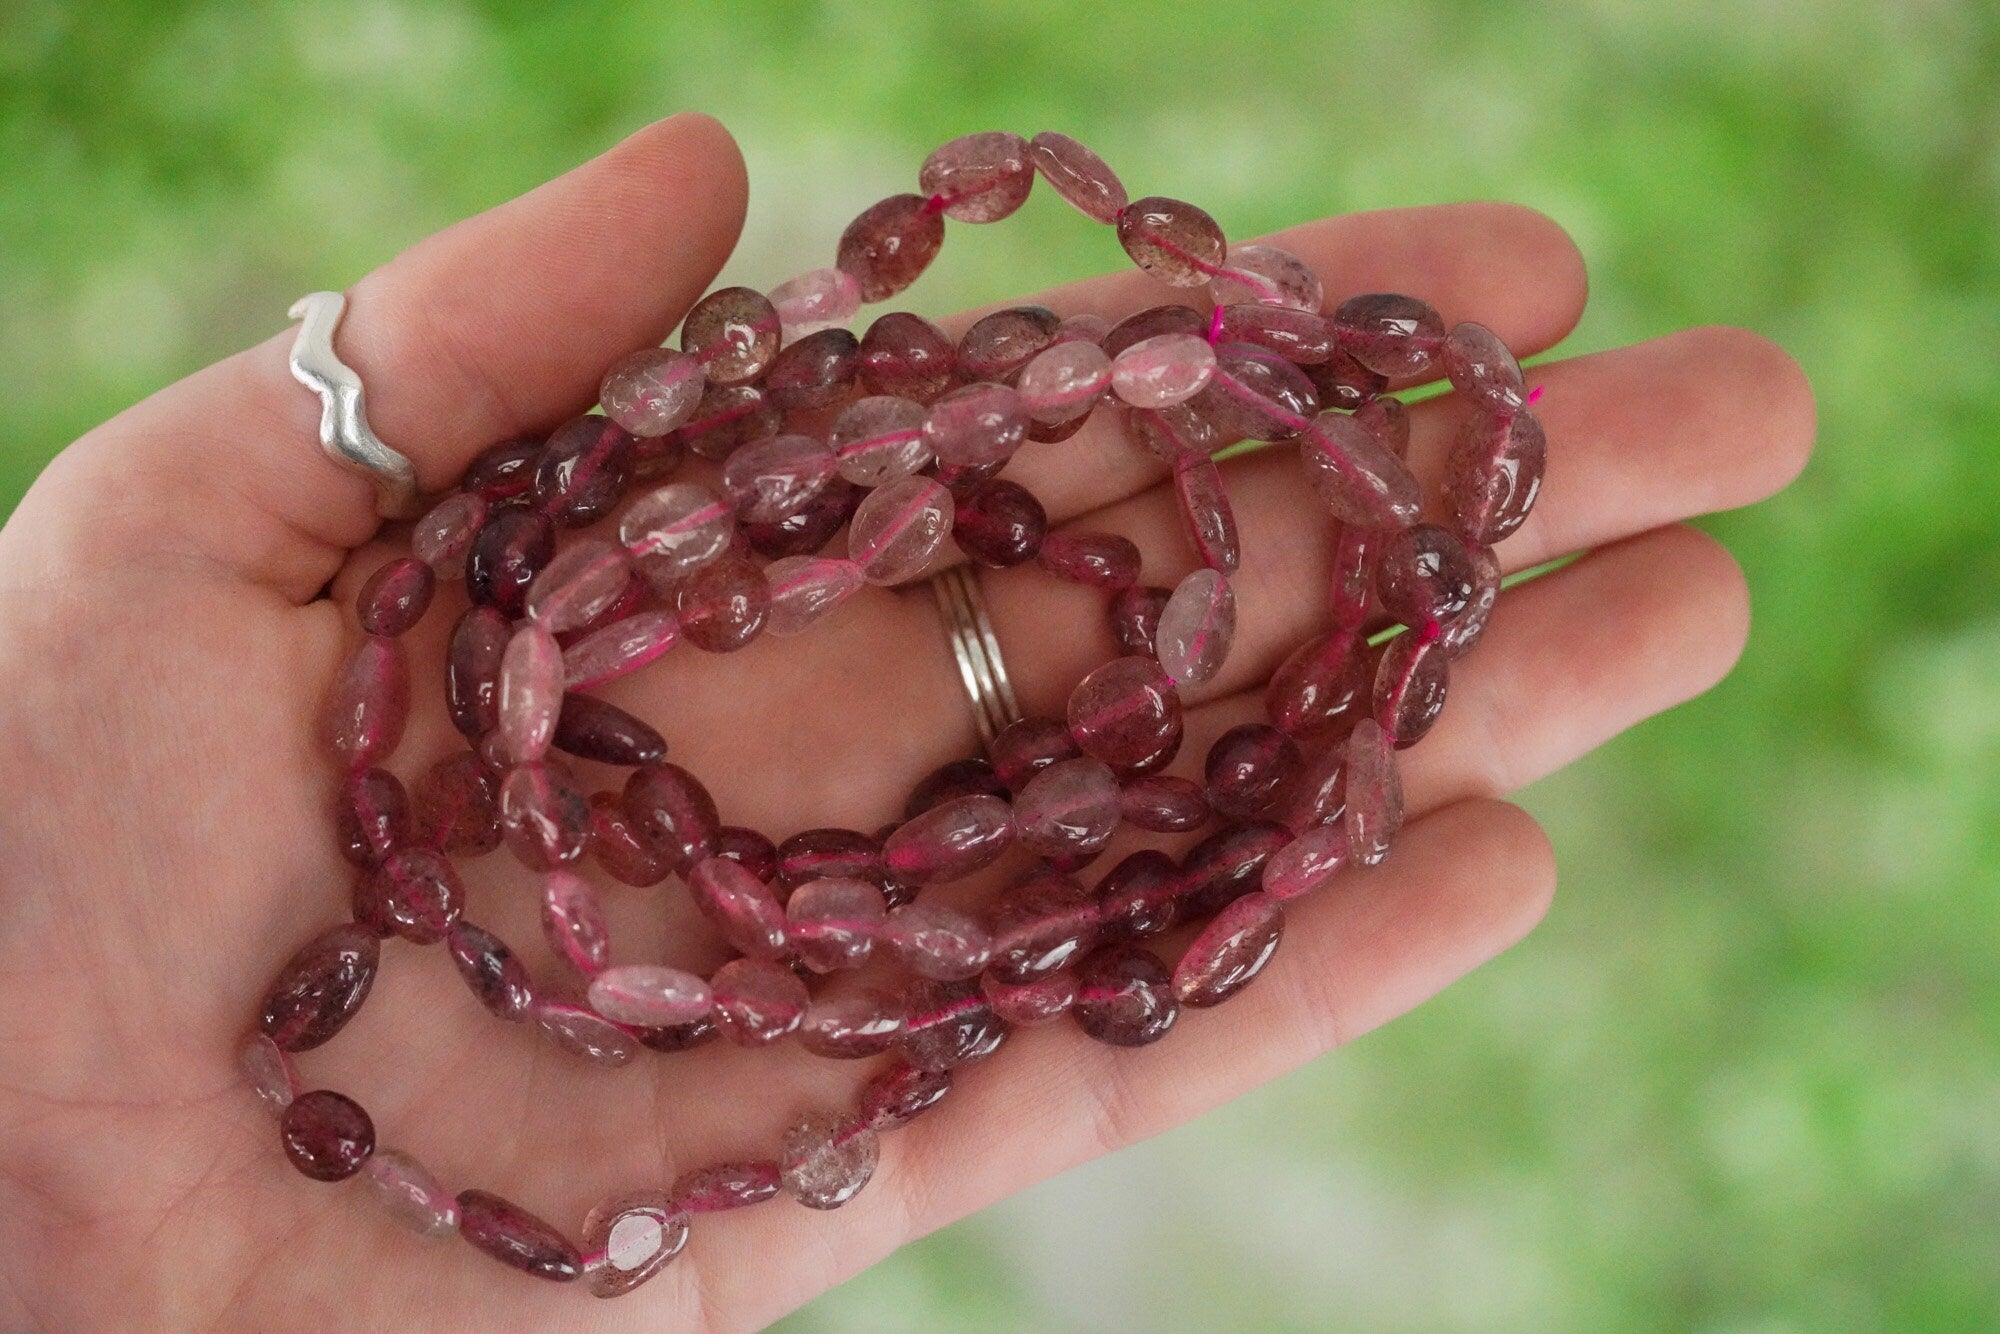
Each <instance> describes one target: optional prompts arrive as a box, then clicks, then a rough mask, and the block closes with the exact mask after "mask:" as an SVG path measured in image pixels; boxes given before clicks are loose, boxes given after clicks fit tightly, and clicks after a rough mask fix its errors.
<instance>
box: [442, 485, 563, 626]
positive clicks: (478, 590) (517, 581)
mask: <svg viewBox="0 0 2000 1334" xmlns="http://www.w3.org/2000/svg"><path fill="white" fill-rule="evenodd" d="M555 551H556V539H555V529H554V528H552V527H551V526H550V524H549V521H548V519H546V518H545V517H543V516H542V515H541V514H538V513H536V512H535V511H533V510H528V509H522V508H521V507H520V506H518V505H509V506H505V507H503V508H501V509H497V510H494V511H493V513H492V514H490V515H488V516H487V519H486V522H485V523H483V524H481V525H480V528H479V535H478V536H476V537H474V538H473V539H472V550H471V551H469V552H468V553H466V557H465V591H466V593H467V595H468V596H469V597H471V599H472V600H473V601H474V602H476V603H478V604H480V605H482V606H487V607H492V608H494V609H495V610H497V611H499V612H500V613H501V614H502V615H504V616H506V617H508V618H509V619H513V618H516V617H519V616H520V615H522V614H523V613H524V612H525V611H526V610H527V604H528V585H529V584H531V583H533V582H534V581H535V576H536V575H538V574H540V573H541V572H542V567H543V566H544V565H547V564H548V563H549V558H550V557H551V556H553V555H555ZM460 624H461V625H463V624H464V622H463V621H461V622H460Z"/></svg>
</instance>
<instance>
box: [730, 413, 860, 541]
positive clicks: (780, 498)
mask: <svg viewBox="0 0 2000 1334" xmlns="http://www.w3.org/2000/svg"><path fill="white" fill-rule="evenodd" d="M834 462H835V461H834V456H833V452H832V451H831V450H829V449H828V448H827V447H826V446H825V445H823V444H821V443H820V442H819V441H817V440H815V439H813V438H812V437H811V436H809V435H789V434H788V435H771V436H766V437H764V438H763V439H762V440H755V441H752V442H751V443H749V444H747V445H745V446H743V447H742V448H741V449H739V450H737V451H736V452H735V453H733V454H731V455H730V456H729V459H728V462H726V463H725V464H724V465H723V470H722V489H723V493H724V494H725V495H727V496H728V497H729V503H730V504H732V505H734V506H735V507H736V513H737V514H738V516H740V517H741V518H742V519H744V520H745V521H747V522H754V523H776V522H778V521H779V520H781V519H785V518H789V517H790V516H791V515H794V514H797V513H798V512H799V511H800V510H802V509H804V508H805V507H806V505H807V504H809V503H810V502H811V501H812V498H813V497H814V496H816V495H818V494H819V493H820V491H821V489H822V488H824V487H825V486H826V484H827V482H828V480H829V479H831V478H832V476H833V474H834Z"/></svg>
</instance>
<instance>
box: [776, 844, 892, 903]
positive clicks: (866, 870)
mask: <svg viewBox="0 0 2000 1334" xmlns="http://www.w3.org/2000/svg"><path fill="white" fill-rule="evenodd" d="M814 880H866V881H868V882H869V883H870V884H876V885H879V884H880V883H881V881H882V845H881V843H880V842H878V841H877V840H875V839H874V838H872V837H870V836H869V835H867V834H864V833H862V832H861V831H860V830H858V829H805V830H801V831H800V832H798V833H796V834H793V835H792V836H791V837H790V838H788V839H786V840H785V841H784V842H783V843H780V844H779V845H778V882H779V883H780V884H782V885H783V886H784V887H785V888H786V889H788V890H797V889H799V888H800V887H802V886H804V885H806V884H808V883H810V882H812V881H814Z"/></svg>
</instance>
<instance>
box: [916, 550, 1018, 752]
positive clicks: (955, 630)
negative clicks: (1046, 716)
mask: <svg viewBox="0 0 2000 1334" xmlns="http://www.w3.org/2000/svg"><path fill="white" fill-rule="evenodd" d="M931 592H932V594H933V595H934V596H936V598H937V604H938V612H939V614H940V615H941V616H942V617H943V618H944V632H945V638H946V639H947V640H949V641H950V643H951V655H952V657H953V658H954V659H955V660H956V661H957V663H958V675H959V679H960V680H961V681H962V682H964V684H965V694H966V698H967V699H969V700H970V701H971V702H972V721H973V725H974V726H976V727H977V728H978V729H979V739H980V740H981V741H982V742H983V743H985V744H986V745H987V746H989V747H990V746H992V744H993V738H994V737H996V736H998V735H999V734H1000V731H1001V729H1002V728H1004V727H1006V726H1007V725H1008V724H1009V723H1013V722H1018V721H1020V718H1021V704H1020V701H1019V700H1017V699H1016V698H1015V697H1014V685H1013V683H1012V682H1011V681H1009V680H1008V679H1007V667H1006V664H1005V663H1003V662H1002V661H1001V660H1000V641H999V640H998V639H997V638H995V637H994V634H993V623H992V622H991V621H990V620H988V619H987V617H986V599H985V598H984V597H983V596H981V594H980V591H979V577H978V574H977V573H976V572H975V571H974V570H972V569H971V568H970V567H968V566H964V565H954V566H953V567H952V568H951V569H949V570H946V571H945V572H944V573H943V574H940V575H937V576H935V577H933V578H932V579H931Z"/></svg>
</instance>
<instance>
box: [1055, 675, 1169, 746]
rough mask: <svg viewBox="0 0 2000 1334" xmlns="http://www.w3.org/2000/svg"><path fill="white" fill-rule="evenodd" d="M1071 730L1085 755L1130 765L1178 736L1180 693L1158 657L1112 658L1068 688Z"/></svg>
mask: <svg viewBox="0 0 2000 1334" xmlns="http://www.w3.org/2000/svg"><path fill="white" fill-rule="evenodd" d="M1069 730H1070V735H1071V736H1073V737H1075V738H1076V743H1077V745H1078V746H1080V747H1082V748H1083V752H1084V753H1085V754H1086V755H1095V756H1096V757H1097V758H1098V759H1100V760H1103V761H1104V762H1105V763H1106V764H1109V765H1110V766H1112V767H1113V768H1114V769H1117V768H1130V767H1132V766H1133V765H1136V764H1139V763H1141V762H1143V761H1145V760H1147V759H1150V758H1151V757H1152V756H1154V755H1156V754H1158V753H1159V751H1160V750H1161V749H1162V748H1163V747H1165V746H1166V745H1167V743H1168V742H1169V741H1171V740H1174V739H1177V738H1178V737H1179V736H1180V733H1181V697H1180V693H1179V692H1178V691H1177V690H1175V688H1174V682H1173V678H1172V677H1170V676H1168V675H1167V674H1166V673H1165V672H1164V671H1162V670H1161V669H1160V664H1159V663H1157V662H1154V661H1152V660H1151V659H1149V658H1138V657H1132V658H1114V659H1112V660H1111V661H1110V662H1107V663H1105V664H1104V665H1103V666H1102V667H1099V668H1098V669H1097V670H1096V671H1093V672H1092V673H1090V675H1088V676H1086V677H1084V678H1083V680H1081V681H1079V682H1078V683H1077V686H1076V689H1075V690H1073V691H1071V692H1070V697H1069Z"/></svg>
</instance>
